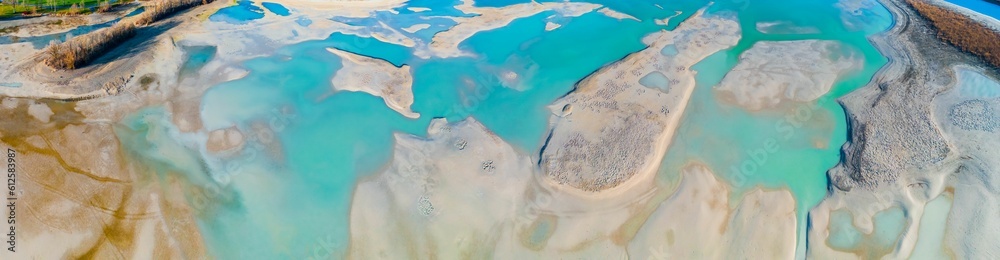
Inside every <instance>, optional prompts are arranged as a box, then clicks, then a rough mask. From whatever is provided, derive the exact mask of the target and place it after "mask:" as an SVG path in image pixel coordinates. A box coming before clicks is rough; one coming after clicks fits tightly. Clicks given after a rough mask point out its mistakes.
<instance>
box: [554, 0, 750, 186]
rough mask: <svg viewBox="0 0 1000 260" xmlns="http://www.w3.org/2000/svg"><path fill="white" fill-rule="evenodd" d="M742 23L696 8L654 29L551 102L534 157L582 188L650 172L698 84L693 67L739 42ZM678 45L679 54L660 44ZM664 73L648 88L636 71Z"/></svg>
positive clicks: (558, 176) (557, 179) (557, 177)
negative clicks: (661, 84)
mask: <svg viewBox="0 0 1000 260" xmlns="http://www.w3.org/2000/svg"><path fill="white" fill-rule="evenodd" d="M739 32H740V29H739V25H738V24H737V23H736V22H735V21H733V20H730V19H725V18H719V17H712V18H709V17H705V16H704V15H703V14H702V13H701V12H699V13H698V14H696V15H695V16H693V17H692V18H690V19H688V20H687V21H685V22H684V23H682V24H681V25H680V26H679V27H678V28H677V29H676V30H674V31H661V32H657V33H653V34H651V35H649V36H647V37H646V38H645V39H644V42H646V43H647V44H649V47H648V48H646V49H644V50H642V51H639V52H637V53H633V54H631V55H629V56H627V57H625V58H624V59H622V60H620V61H617V62H615V63H613V64H611V65H608V66H605V67H604V68H601V69H600V70H598V71H597V72H595V73H594V74H591V75H590V76H588V77H587V78H585V79H583V80H582V81H580V82H579V83H577V85H576V89H575V90H574V91H573V92H571V93H570V94H568V95H566V96H565V97H563V98H562V99H560V100H558V101H556V102H555V103H554V104H553V105H551V106H550V108H552V112H553V114H554V115H553V116H552V117H551V119H550V131H549V137H548V139H547V141H546V142H545V146H544V148H543V150H542V152H541V159H540V160H539V165H540V167H541V168H542V170H543V171H544V172H545V175H546V176H547V177H548V178H549V179H550V180H551V181H553V182H555V183H558V184H561V185H569V186H572V187H574V188H577V189H579V190H583V191H602V190H606V189H610V188H614V187H617V186H619V185H621V184H623V183H625V182H626V181H628V180H630V179H632V178H634V177H635V176H643V177H642V178H639V179H643V180H645V179H646V177H648V176H650V175H652V173H653V172H655V171H656V169H657V168H658V167H659V165H660V161H661V160H662V158H663V154H664V153H665V152H666V150H667V146H669V144H670V140H671V138H672V136H673V132H674V130H675V129H676V128H677V126H678V124H679V121H680V118H681V115H682V114H683V113H684V108H685V107H686V106H687V103H688V99H689V98H690V97H691V93H692V91H693V90H694V86H695V79H694V75H695V73H694V72H692V71H691V70H690V67H691V66H693V65H694V64H696V63H697V62H698V61H701V60H702V59H704V58H705V57H707V56H708V55H711V54H712V53H715V52H717V51H720V50H723V49H726V48H729V47H731V46H734V45H736V43H737V41H738V40H739V38H740V34H739ZM668 45H673V46H676V48H677V50H679V52H678V53H679V54H678V55H676V56H664V55H662V54H661V49H663V48H665V47H667V46H668ZM651 73H661V74H662V75H664V76H665V77H666V79H667V81H668V82H669V88H668V90H667V91H663V90H662V89H653V88H647V87H645V86H643V85H642V84H640V83H639V81H640V79H641V78H642V77H644V76H645V75H649V74H651Z"/></svg>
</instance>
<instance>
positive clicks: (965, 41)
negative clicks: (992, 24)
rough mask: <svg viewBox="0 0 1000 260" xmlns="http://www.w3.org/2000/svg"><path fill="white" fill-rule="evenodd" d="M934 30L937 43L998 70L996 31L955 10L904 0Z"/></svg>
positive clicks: (999, 38)
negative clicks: (968, 55)
mask: <svg viewBox="0 0 1000 260" xmlns="http://www.w3.org/2000/svg"><path fill="white" fill-rule="evenodd" d="M906 2H907V3H909V4H910V5H911V6H913V9H915V10H917V12H918V13H920V15H921V16H923V17H924V18H926V19H927V20H929V21H930V22H931V24H933V25H934V27H935V28H936V29H937V36H938V38H940V39H941V40H944V41H945V42H947V43H949V44H951V45H954V46H956V47H958V48H960V49H962V50H963V51H966V52H969V53H972V54H975V55H976V56H979V57H981V58H983V59H984V60H986V62H987V63H990V64H992V65H993V66H996V67H1000V32H997V31H994V30H992V29H990V28H988V27H986V25H983V24H980V23H979V22H977V21H975V20H973V19H972V18H969V17H967V16H965V15H962V14H960V13H957V12H955V11H952V10H949V9H946V8H944V7H940V6H937V5H934V4H930V3H927V2H925V1H921V0H906Z"/></svg>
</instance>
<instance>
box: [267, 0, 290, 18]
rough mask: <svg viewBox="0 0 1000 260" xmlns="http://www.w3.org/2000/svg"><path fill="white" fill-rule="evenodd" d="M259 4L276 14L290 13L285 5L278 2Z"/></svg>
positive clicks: (286, 14)
mask: <svg viewBox="0 0 1000 260" xmlns="http://www.w3.org/2000/svg"><path fill="white" fill-rule="evenodd" d="M260 5H261V6H264V8H266V9H267V10H268V11H271V12H272V13H274V14H276V15H280V16H288V15H290V14H291V12H289V11H288V8H285V6H283V5H281V4H279V3H272V2H261V3H260Z"/></svg>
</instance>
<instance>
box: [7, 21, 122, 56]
mask: <svg viewBox="0 0 1000 260" xmlns="http://www.w3.org/2000/svg"><path fill="white" fill-rule="evenodd" d="M119 20H121V19H120V18H119V19H114V20H111V21H108V22H104V23H99V24H91V25H84V26H77V27H76V28H73V29H71V30H69V31H66V32H61V33H52V34H46V35H39V36H30V37H14V36H10V35H3V36H0V44H14V43H22V42H30V43H31V46H32V47H34V48H35V49H36V50H38V49H42V48H45V47H46V46H49V44H50V43H52V42H54V41H55V42H66V41H67V40H69V39H70V38H73V36H77V35H83V34H87V33H89V32H92V31H96V30H98V29H103V28H107V27H111V26H112V25H114V24H115V23H117V22H118V21H119Z"/></svg>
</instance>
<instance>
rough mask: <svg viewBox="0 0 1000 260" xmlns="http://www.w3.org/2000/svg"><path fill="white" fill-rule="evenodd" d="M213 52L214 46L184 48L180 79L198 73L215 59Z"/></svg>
mask: <svg viewBox="0 0 1000 260" xmlns="http://www.w3.org/2000/svg"><path fill="white" fill-rule="evenodd" d="M215 51H216V47H215V46H185V47H184V55H185V57H184V63H183V64H182V65H181V72H180V78H184V77H185V76H187V75H193V74H196V73H198V70H201V68H202V67H204V66H205V64H207V63H208V62H209V61H210V60H212V58H214V57H215Z"/></svg>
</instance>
